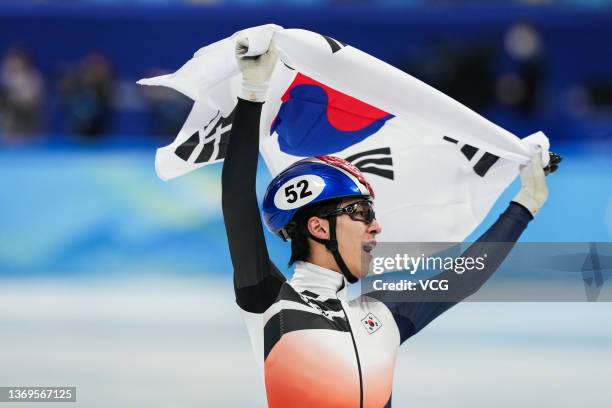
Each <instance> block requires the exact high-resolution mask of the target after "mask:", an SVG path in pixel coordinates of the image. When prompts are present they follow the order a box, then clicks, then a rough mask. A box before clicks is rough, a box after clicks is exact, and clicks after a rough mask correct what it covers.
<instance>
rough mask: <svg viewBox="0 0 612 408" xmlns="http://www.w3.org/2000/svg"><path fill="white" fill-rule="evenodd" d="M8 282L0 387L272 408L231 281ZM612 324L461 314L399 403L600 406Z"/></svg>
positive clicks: (559, 316)
mask: <svg viewBox="0 0 612 408" xmlns="http://www.w3.org/2000/svg"><path fill="white" fill-rule="evenodd" d="M0 282H1V283H0V327H2V335H1V336H0V350H2V351H1V352H0V361H1V362H2V365H1V368H0V384H2V385H3V386H35V385H41V386H42V385H44V386H52V385H55V386H60V385H62V386H63V385H65V386H68V385H70V386H76V387H77V403H76V404H75V403H66V404H61V403H54V404H53V406H54V407H57V408H60V407H73V408H74V407H91V408H97V407H100V408H102V407H104V408H107V407H164V408H172V407H177V408H178V407H185V408H187V407H263V406H265V395H264V388H263V383H262V380H261V377H260V375H259V373H258V370H257V368H256V364H255V361H254V359H253V357H252V355H251V352H250V344H249V341H248V336H247V333H246V329H245V328H244V326H243V325H242V321H241V317H240V314H239V312H238V308H237V306H236V305H235V304H234V303H233V290H232V288H231V286H230V285H229V284H228V282H226V281H222V280H221V279H210V278H208V279H200V278H193V279H185V278H168V279H155V280H153V281H151V280H149V281H147V280H145V279H140V280H134V279H131V280H129V279H125V280H113V281H108V280H106V281H103V280H96V279H92V280H81V281H78V280H75V279H69V280H68V279H50V280H40V279H39V280H9V279H3V280H2V281H0ZM611 315H612V304H610V303H590V304H589V303H464V304H461V305H459V306H457V307H455V308H453V309H451V310H450V311H449V312H447V313H446V314H444V315H443V316H441V317H440V318H439V319H438V320H436V321H434V322H433V323H432V324H431V325H430V326H429V327H427V328H426V329H425V330H424V331H423V332H421V333H419V334H418V335H417V336H415V337H414V338H412V339H410V340H409V341H408V342H407V343H405V344H404V345H403V346H402V348H401V352H400V354H399V357H398V361H397V366H396V373H395V387H394V393H393V404H394V406H395V407H431V408H435V407H491V406H496V407H517V406H520V407H522V408H527V407H546V406H553V405H554V406H555V407H556V408H559V407H576V406H593V407H597V406H605V401H607V400H608V399H609V391H610V386H611V385H612V368H611V367H612V325H611V324H610V316H611ZM602 404H603V405H602ZM2 406H3V407H5V406H6V407H19V408H23V407H24V404H21V403H14V404H12V403H6V404H2Z"/></svg>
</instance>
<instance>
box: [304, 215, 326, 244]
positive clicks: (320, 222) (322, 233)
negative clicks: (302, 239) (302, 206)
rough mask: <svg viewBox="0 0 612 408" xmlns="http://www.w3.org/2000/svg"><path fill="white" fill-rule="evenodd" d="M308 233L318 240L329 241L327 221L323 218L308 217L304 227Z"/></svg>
mask: <svg viewBox="0 0 612 408" xmlns="http://www.w3.org/2000/svg"><path fill="white" fill-rule="evenodd" d="M306 227H307V228H308V232H310V234H312V235H313V236H315V237H317V238H319V239H329V221H327V220H326V219H324V218H319V217H310V218H309V219H308V224H307V225H306Z"/></svg>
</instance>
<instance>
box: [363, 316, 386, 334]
mask: <svg viewBox="0 0 612 408" xmlns="http://www.w3.org/2000/svg"><path fill="white" fill-rule="evenodd" d="M361 323H362V324H363V327H365V329H366V331H367V332H368V333H369V334H372V333H374V332H375V331H376V330H378V329H380V328H381V327H382V323H381V322H380V320H378V318H377V317H376V316H374V314H372V313H371V312H370V313H368V314H367V315H366V317H364V318H363V319H361Z"/></svg>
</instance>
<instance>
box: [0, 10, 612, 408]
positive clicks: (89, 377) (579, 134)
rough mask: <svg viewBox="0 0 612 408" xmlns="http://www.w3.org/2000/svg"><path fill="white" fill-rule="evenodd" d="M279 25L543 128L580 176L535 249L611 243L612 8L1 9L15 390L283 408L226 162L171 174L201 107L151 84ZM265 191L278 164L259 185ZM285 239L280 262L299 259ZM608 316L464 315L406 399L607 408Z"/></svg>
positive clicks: (402, 385) (1, 312)
mask: <svg viewBox="0 0 612 408" xmlns="http://www.w3.org/2000/svg"><path fill="white" fill-rule="evenodd" d="M265 23H276V24H279V25H282V26H284V27H286V28H305V29H309V30H313V31H316V32H319V33H322V34H325V35H329V36H332V37H333V38H336V39H338V40H341V41H343V42H346V43H348V44H350V45H353V46H355V47H357V48H360V49H361V50H363V51H366V52H368V53H370V54H372V55H374V56H376V57H378V58H380V59H382V60H384V61H386V62H388V63H390V64H392V65H394V66H396V67H398V68H400V69H402V70H404V71H406V72H408V73H410V74H411V75H413V76H416V77H417V78H419V79H421V80H423V81H425V82H427V83H428V84H430V85H432V86H434V87H436V88H437V89H439V90H441V91H442V92H445V93H446V94H448V95H450V96H452V97H453V98H455V99H457V100H458V101H460V102H462V103H463V104H465V105H467V106H469V107H470V108H472V109H474V110H476V111H477V112H479V113H480V114H482V115H483V116H485V117H487V118H488V119H490V120H492V121H494V122H495V123H497V124H499V125H501V126H503V127H504V128H506V129H508V130H510V131H511V132H513V133H515V134H517V135H519V136H520V137H524V136H527V135H529V134H531V133H533V132H535V131H538V130H542V131H544V132H545V133H546V134H547V135H548V137H549V138H550V140H551V145H552V150H554V151H556V152H558V153H561V154H562V155H563V156H564V163H563V165H562V166H561V168H560V170H559V171H558V172H557V173H555V175H554V176H553V177H552V178H550V179H549V180H548V182H549V188H550V198H549V201H548V202H547V204H546V206H545V208H544V209H543V211H542V213H541V214H538V217H537V219H536V220H535V222H533V223H532V224H531V225H530V227H529V228H528V230H527V231H526V233H525V234H524V235H523V238H522V240H523V241H542V242H550V241H562V242H589V241H605V242H609V241H611V240H612V158H611V157H612V156H611V154H612V52H610V41H611V40H612V1H608V0H584V1H582V0H558V1H554V0H531V1H526V0H525V1H516V0H515V1H511V0H491V1H477V0H470V1H459V0H439V1H435V0H376V1H374V0H231V1H221V0H219V1H214V0H191V1H179V0H139V1H127V0H81V1H78V0H64V1H61V0H57V1H51V0H49V1H32V0H21V1H19V2H10V1H5V0H3V1H1V2H0V205H1V206H2V207H1V211H0V386H35V385H40V386H51V385H56V386H60V385H71V386H77V401H78V402H77V403H76V404H66V406H72V407H74V406H83V407H109V406H113V407H141V406H142V407H144V406H147V407H196V406H197V407H202V406H205V407H260V406H265V395H264V389H263V385H262V382H261V379H260V376H259V373H258V371H257V368H256V365H255V362H254V359H253V358H252V355H251V352H250V345H249V341H248V337H247V334H246V330H245V329H244V327H243V325H242V321H241V318H240V315H239V313H238V309H237V307H236V306H235V305H234V304H233V290H232V286H231V283H232V277H231V263H230V258H229V254H228V250H227V243H226V239H225V233H224V227H223V222H222V218H221V209H220V171H221V165H213V166H209V167H206V168H204V169H201V170H199V171H197V172H194V173H192V174H189V175H187V176H184V177H181V178H179V179H176V180H173V181H170V182H162V181H161V180H159V179H158V178H157V177H156V175H155V171H154V154H155V149H156V148H158V147H161V146H164V145H166V144H168V143H170V142H171V141H172V140H173V139H174V136H175V135H176V133H177V132H178V130H179V128H180V126H181V125H182V123H183V121H184V119H185V118H186V115H187V113H188V112H189V110H190V108H191V101H190V100H189V99H188V98H186V97H184V96H183V95H181V94H179V93H177V92H174V91H171V90H167V89H163V88H141V87H138V86H137V85H136V84H135V81H136V80H137V79H140V78H143V77H149V76H155V75H159V74H162V73H169V72H173V71H174V70H176V69H177V68H179V67H180V66H181V65H182V64H183V63H184V62H185V61H187V60H188V59H189V58H190V57H191V56H192V54H193V52H195V51H196V50H197V49H198V48H200V47H202V46H204V45H207V44H209V43H212V42H214V41H217V40H219V39H222V38H225V37H227V36H229V35H231V34H232V33H234V32H235V31H238V30H240V29H243V28H246V27H250V26H255V25H260V24H265ZM269 180H270V176H269V174H268V173H267V171H266V169H265V168H264V167H263V166H261V167H260V172H259V178H258V183H259V186H258V189H259V191H260V193H261V192H262V190H263V189H264V188H265V186H266V184H267V182H268V181H269ZM516 188H517V186H516V185H513V186H512V187H511V188H510V189H509V191H508V192H507V193H506V194H504V196H503V197H502V198H501V199H500V201H499V203H498V204H497V205H496V207H495V208H494V209H493V211H492V212H491V214H490V216H489V217H488V218H487V220H486V221H485V222H484V223H483V225H482V226H481V227H480V228H479V229H478V231H476V232H475V233H474V235H473V236H472V238H474V237H475V236H476V235H477V234H478V233H479V232H482V231H483V229H485V228H486V227H488V225H490V224H491V222H492V221H493V220H494V219H495V218H496V217H497V215H498V214H499V212H500V211H502V210H503V208H505V206H506V204H507V202H508V201H509V200H510V199H511V197H512V196H513V195H514V194H515V192H516ZM268 243H269V246H270V251H271V255H272V257H273V259H274V260H275V262H276V263H277V265H279V266H282V267H284V266H285V265H286V262H287V260H288V248H287V247H286V246H285V245H284V244H282V243H281V242H280V241H278V240H276V239H275V238H273V237H271V236H268ZM284 270H285V272H286V274H287V276H290V274H291V272H290V271H289V270H288V269H287V268H285V269H284ZM577 284H581V282H580V281H579V280H578V281H577ZM608 284H610V283H608ZM611 317H612V305H610V304H606V303H546V304H545V303H528V304H526V303H520V304H519V303H513V304H509V303H488V304H483V303H466V304H463V305H460V306H458V307H455V308H453V309H452V310H451V311H449V312H448V313H447V314H445V315H444V316H442V317H440V318H439V319H438V320H437V321H435V322H434V323H432V325H431V326H430V327H429V328H428V329H427V330H425V331H424V332H423V333H421V334H419V336H417V337H415V338H414V339H412V340H411V341H410V342H408V343H407V344H405V345H404V346H403V347H402V350H401V353H400V355H399V359H398V364H397V368H396V377H395V390H394V404H395V406H398V407H403V406H408V405H409V404H410V406H420V407H463V406H470V407H489V406H492V405H495V406H498V407H516V406H521V407H541V406H555V407H570V406H571V407H573V406H586V405H587V404H594V405H595V406H604V405H606V404H609V390H610V387H611V386H612V368H610V367H612V364H611V363H612V324H611ZM5 405H6V406H11V404H5ZM61 405H62V404H56V405H54V406H58V407H59V406H61ZM15 406H23V404H21V405H19V404H15Z"/></svg>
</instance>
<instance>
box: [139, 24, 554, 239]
mask: <svg viewBox="0 0 612 408" xmlns="http://www.w3.org/2000/svg"><path fill="white" fill-rule="evenodd" d="M239 36H246V37H248V39H249V50H248V54H249V55H260V54H262V53H263V52H265V51H266V50H267V48H268V46H269V44H270V41H271V40H272V39H273V40H274V42H275V44H276V47H277V49H278V52H279V56H280V58H279V61H278V63H277V66H276V67H275V70H274V73H273V75H272V78H271V80H270V89H269V92H268V97H267V100H266V103H265V104H264V107H263V110H262V119H261V124H260V152H261V154H262V156H263V158H264V161H265V163H266V165H267V167H268V169H269V170H270V172H271V173H272V175H276V174H278V173H279V172H280V171H282V170H283V169H284V168H285V167H287V166H288V165H290V164H291V163H293V162H295V161H296V160H299V159H301V158H303V157H308V156H315V155H327V154H333V155H335V156H339V157H342V158H344V159H347V160H348V161H350V162H352V163H353V164H355V165H356V166H357V167H358V168H359V169H360V170H361V171H362V172H363V173H364V174H365V176H366V177H367V178H368V180H369V181H370V183H371V184H372V185H373V187H374V190H375V191H376V213H377V217H378V219H379V220H380V223H381V225H382V226H383V233H382V236H381V240H384V241H405V242H419V241H420V242H430V241H431V242H436V241H446V242H459V241H463V240H464V239H465V237H466V236H467V235H469V234H470V233H471V232H472V231H473V230H474V229H475V228H476V227H477V226H478V224H479V223H480V222H481V221H482V219H483V218H484V217H485V216H486V214H487V213H488V211H489V210H490V209H491V207H492V206H493V204H494V203H495V201H496V200H497V198H498V197H499V196H500V194H501V193H502V192H503V191H504V190H505V189H506V188H507V187H508V185H509V184H510V183H511V182H512V181H513V180H514V179H515V177H516V176H517V175H518V169H519V165H520V164H525V163H527V162H528V161H529V160H530V159H531V157H532V156H533V155H534V154H535V153H536V152H538V151H541V154H542V160H543V162H544V163H545V164H547V163H548V148H549V145H548V139H547V138H546V136H545V135H544V134H543V133H541V132H538V133H536V134H534V135H531V136H529V137H527V138H524V139H522V140H521V139H519V138H518V137H516V136H515V135H513V134H512V133H510V132H508V131H506V130H505V129H503V128H501V127H499V126H497V125H495V124H493V123H491V122H489V121H488V120H486V119H485V118H483V117H481V116H480V115H478V114H477V113H475V112H473V111H471V110H470V109H468V108H467V107H465V106H463V105H462V104H460V103H459V102H457V101H455V100H453V99H452V98H450V97H448V96H446V95H444V94H443V93H441V92H439V91H437V90H435V89H434V88H432V87H430V86H428V85H427V84H425V83H423V82H421V81H419V80H417V79H416V78H414V77H412V76H410V75H408V74H406V73H404V72H402V71H400V70H398V69H396V68H394V67H392V66H390V65H388V64H386V63H384V62H382V61H380V60H378V59H376V58H374V57H372V56H370V55H368V54H366V53H364V52H362V51H359V50H358V49H356V48H354V47H351V46H349V45H346V44H344V43H342V42H340V41H338V40H335V39H333V38H330V37H326V36H323V35H320V34H317V33H314V32H310V31H306V30H299V29H283V28H282V27H279V26H276V25H272V24H269V25H265V26H259V27H254V28H250V29H247V30H243V31H240V32H237V33H235V34H234V35H232V36H231V37H229V38H226V39H224V40H221V41H219V42H216V43H214V44H211V45H209V46H207V47H204V48H202V49H200V50H199V51H198V52H196V54H195V55H194V57H193V58H192V59H191V60H190V61H188V62H187V63H186V64H185V65H184V66H183V67H181V68H180V69H179V70H178V71H176V72H175V73H173V74H169V75H164V76H160V77H155V78H149V79H143V80H140V81H138V83H139V84H142V85H161V86H167V87H170V88H173V89H176V90H178V91H180V92H182V93H184V94H185V95H187V96H188V97H190V98H191V99H193V100H194V105H193V108H192V110H191V112H190V114H189V116H188V118H187V120H186V122H185V124H184V125H183V127H182V129H181V131H180V132H179V134H178V135H177V137H176V139H175V141H174V142H173V143H172V144H170V145H168V146H166V147H163V148H160V149H158V151H157V155H156V170H157V174H158V175H159V176H160V177H161V178H162V179H164V180H168V179H171V178H174V177H177V176H180V175H182V174H185V173H187V172H189V171H192V170H194V169H197V168H199V167H202V166H205V165H207V164H210V163H215V162H219V161H221V160H223V157H224V156H225V150H226V147H227V142H228V140H229V137H230V131H231V124H232V120H233V110H234V108H235V106H236V103H237V95H238V91H239V86H240V71H239V69H238V66H237V63H236V61H235V58H234V45H235V41H236V38H237V37H239Z"/></svg>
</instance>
